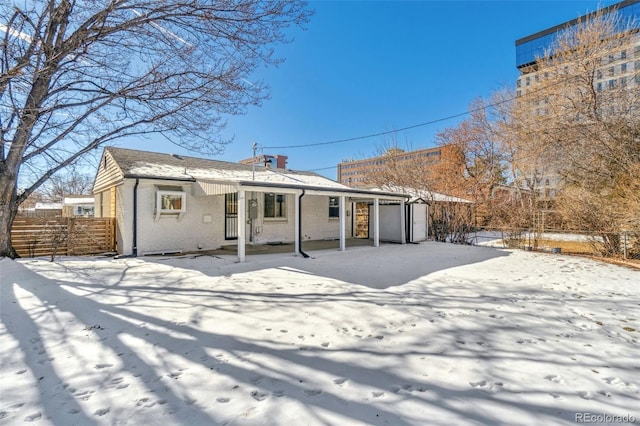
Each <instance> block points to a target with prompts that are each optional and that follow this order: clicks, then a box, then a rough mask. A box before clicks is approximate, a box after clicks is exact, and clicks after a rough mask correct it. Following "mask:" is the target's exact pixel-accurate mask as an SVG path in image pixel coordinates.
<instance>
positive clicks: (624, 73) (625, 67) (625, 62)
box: [516, 0, 640, 96]
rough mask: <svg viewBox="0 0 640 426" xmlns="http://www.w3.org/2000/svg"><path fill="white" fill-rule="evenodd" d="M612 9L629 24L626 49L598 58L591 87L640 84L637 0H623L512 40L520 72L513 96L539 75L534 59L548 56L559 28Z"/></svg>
mask: <svg viewBox="0 0 640 426" xmlns="http://www.w3.org/2000/svg"><path fill="white" fill-rule="evenodd" d="M613 11H617V13H618V15H619V16H620V18H622V21H624V22H628V23H630V24H631V27H632V31H630V32H629V33H628V36H629V37H630V39H631V43H630V49H625V50H621V51H618V52H612V53H611V54H610V55H607V57H606V58H601V59H602V67H601V69H600V70H599V71H598V73H597V76H596V81H595V85H596V87H595V89H596V90H604V89H607V88H613V87H617V86H618V85H624V86H628V87H630V88H633V87H635V88H638V87H640V0H625V1H622V2H620V3H616V4H613V5H611V6H608V7H606V8H603V9H601V10H599V11H595V12H591V13H589V14H586V15H584V16H581V17H578V18H576V19H573V20H571V21H567V22H564V23H562V24H559V25H556V26H554V27H551V28H547V29H546V30H543V31H539V32H537V33H535V34H531V35H529V36H527V37H523V38H521V39H519V40H516V67H517V68H518V70H519V71H520V77H519V78H518V80H517V82H516V93H517V95H518V96H520V95H522V94H525V93H526V92H527V91H528V90H530V89H531V88H532V87H533V86H535V83H536V81H537V79H538V77H539V76H538V75H537V73H536V71H537V66H536V61H537V59H538V58H544V57H545V55H548V53H549V52H550V51H551V50H552V48H553V47H554V44H555V43H556V41H557V40H558V36H559V35H560V34H561V33H562V32H563V31H565V30H567V29H568V28H571V27H573V26H575V25H576V24H578V23H580V22H584V21H585V20H588V19H589V18H590V17H592V16H594V15H595V14H596V13H598V12H603V13H605V14H606V13H608V12H613Z"/></svg>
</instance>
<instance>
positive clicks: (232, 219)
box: [224, 192, 238, 240]
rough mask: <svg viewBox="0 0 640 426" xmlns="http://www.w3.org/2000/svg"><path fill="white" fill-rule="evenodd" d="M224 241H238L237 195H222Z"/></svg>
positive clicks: (234, 193)
mask: <svg viewBox="0 0 640 426" xmlns="http://www.w3.org/2000/svg"><path fill="white" fill-rule="evenodd" d="M224 239H225V240H237V239H238V193H237V192H233V193H231V194H225V195H224Z"/></svg>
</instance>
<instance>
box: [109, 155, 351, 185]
mask: <svg viewBox="0 0 640 426" xmlns="http://www.w3.org/2000/svg"><path fill="white" fill-rule="evenodd" d="M106 150H107V151H108V152H109V153H110V154H111V156H112V157H113V159H114V160H115V161H116V163H117V164H118V166H119V167H120V169H121V170H122V172H123V173H124V175H125V177H141V178H144V177H148V178H165V179H178V180H222V181H226V182H246V181H253V182H256V183H268V184H278V183H280V184H289V185H299V186H311V187H325V188H335V189H348V188H349V187H347V186H345V185H342V184H340V183H338V182H336V181H333V180H331V179H329V178H326V177H324V176H321V175H319V174H317V173H312V172H300V171H294V170H288V169H277V170H274V169H267V168H265V167H262V166H256V167H255V169H254V168H253V166H251V165H247V164H240V163H231V162H227V161H218V160H209V159H204V158H196V157H187V156H181V155H174V154H160V153H155V152H145V151H136V150H131V149H124V148H112V147H109V148H106Z"/></svg>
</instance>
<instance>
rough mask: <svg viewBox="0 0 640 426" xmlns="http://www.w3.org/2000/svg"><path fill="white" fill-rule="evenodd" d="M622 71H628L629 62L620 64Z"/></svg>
mask: <svg viewBox="0 0 640 426" xmlns="http://www.w3.org/2000/svg"><path fill="white" fill-rule="evenodd" d="M620 72H622V73H625V72H627V64H622V65H620Z"/></svg>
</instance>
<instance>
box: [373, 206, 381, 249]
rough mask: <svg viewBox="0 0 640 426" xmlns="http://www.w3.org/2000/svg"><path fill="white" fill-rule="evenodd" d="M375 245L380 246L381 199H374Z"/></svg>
mask: <svg viewBox="0 0 640 426" xmlns="http://www.w3.org/2000/svg"><path fill="white" fill-rule="evenodd" d="M373 246H374V247H380V200H379V199H378V198H377V197H376V198H374V199H373Z"/></svg>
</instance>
